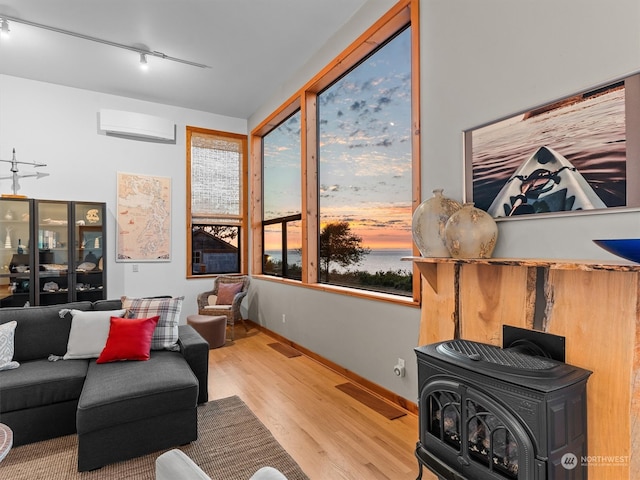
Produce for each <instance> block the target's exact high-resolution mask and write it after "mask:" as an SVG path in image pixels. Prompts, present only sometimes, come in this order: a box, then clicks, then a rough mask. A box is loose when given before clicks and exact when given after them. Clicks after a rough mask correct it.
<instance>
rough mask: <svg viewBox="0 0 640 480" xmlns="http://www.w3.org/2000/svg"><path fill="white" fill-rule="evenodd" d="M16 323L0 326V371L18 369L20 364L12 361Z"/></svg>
mask: <svg viewBox="0 0 640 480" xmlns="http://www.w3.org/2000/svg"><path fill="white" fill-rule="evenodd" d="M17 325H18V322H16V321H15V320H14V321H12V322H7V323H3V324H2V325H0V370H11V369H12V368H18V367H19V366H20V364H19V363H18V362H14V361H13V339H14V334H15V331H16V326H17Z"/></svg>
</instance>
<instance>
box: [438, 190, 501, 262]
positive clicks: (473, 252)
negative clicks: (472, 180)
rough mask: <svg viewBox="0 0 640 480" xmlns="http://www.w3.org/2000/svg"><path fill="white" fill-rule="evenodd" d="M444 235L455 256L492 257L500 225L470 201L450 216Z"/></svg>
mask: <svg viewBox="0 0 640 480" xmlns="http://www.w3.org/2000/svg"><path fill="white" fill-rule="evenodd" d="M444 235H445V241H446V244H447V248H448V249H449V253H450V254H451V256H452V257H453V258H491V255H493V250H494V248H495V247H496V242H497V241H498V225H497V224H496V221H495V220H494V219H493V217H492V216H491V215H489V214H488V213H487V212H485V211H484V210H481V209H479V208H476V207H474V205H473V203H472V202H469V203H465V204H464V205H463V206H462V208H461V209H460V210H458V211H457V212H455V213H454V214H452V215H451V216H450V217H449V220H447V224H446V225H445V229H444Z"/></svg>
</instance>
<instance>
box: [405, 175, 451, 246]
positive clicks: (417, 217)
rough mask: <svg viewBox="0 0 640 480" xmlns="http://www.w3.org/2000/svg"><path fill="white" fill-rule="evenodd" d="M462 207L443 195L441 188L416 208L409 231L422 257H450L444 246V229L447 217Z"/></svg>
mask: <svg viewBox="0 0 640 480" xmlns="http://www.w3.org/2000/svg"><path fill="white" fill-rule="evenodd" d="M461 207H462V206H461V205H460V204H459V203H458V202H456V201H455V200H452V199H450V198H447V197H445V196H444V195H443V190H442V189H441V188H439V189H436V190H434V191H433V196H432V197H431V198H429V199H427V200H425V201H424V202H422V203H421V204H420V205H418V208H416V210H415V212H413V218H412V221H411V231H412V234H413V241H414V242H415V244H416V246H417V247H418V250H420V254H421V255H422V256H423V257H450V256H451V255H450V254H449V250H448V249H447V245H446V244H445V237H444V228H445V225H446V223H447V220H448V219H449V217H450V216H451V215H452V214H453V213H454V212H456V211H458V210H459V209H460V208H461Z"/></svg>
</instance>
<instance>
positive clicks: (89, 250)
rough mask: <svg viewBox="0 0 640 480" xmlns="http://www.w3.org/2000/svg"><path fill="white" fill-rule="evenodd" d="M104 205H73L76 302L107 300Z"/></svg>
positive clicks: (78, 203)
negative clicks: (104, 255)
mask: <svg viewBox="0 0 640 480" xmlns="http://www.w3.org/2000/svg"><path fill="white" fill-rule="evenodd" d="M104 214H105V208H104V204H103V203H80V202H76V203H75V204H74V218H75V222H74V225H75V227H74V238H75V241H74V252H73V260H74V272H75V291H76V299H77V300H88V301H91V302H95V301H96V300H100V299H103V298H105V292H104V289H105V285H104V280H105V278H106V277H105V274H104V269H105V265H104V261H103V252H105V251H106V246H105V241H106V235H105V229H104V228H105V227H104Z"/></svg>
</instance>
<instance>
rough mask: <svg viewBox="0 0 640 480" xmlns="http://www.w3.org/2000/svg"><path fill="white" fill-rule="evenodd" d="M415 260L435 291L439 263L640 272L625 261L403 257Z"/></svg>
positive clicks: (636, 267)
mask: <svg viewBox="0 0 640 480" xmlns="http://www.w3.org/2000/svg"><path fill="white" fill-rule="evenodd" d="M402 260H405V261H413V262H415V264H416V266H417V267H418V269H419V270H420V273H421V274H422V276H423V277H424V279H425V280H426V281H427V282H428V283H429V285H430V286H431V288H432V289H433V291H434V292H436V293H437V292H438V288H437V285H438V273H437V272H438V269H437V265H438V264H452V265H463V264H466V265H494V266H499V265H502V266H515V267H535V268H548V269H550V270H582V271H596V270H606V271H615V272H640V264H637V263H630V262H624V261H617V260H614V261H607V262H603V261H595V260H559V259H544V258H446V257H403V258H402Z"/></svg>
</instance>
